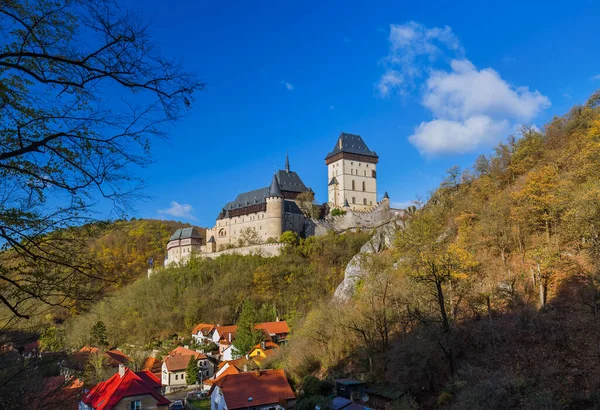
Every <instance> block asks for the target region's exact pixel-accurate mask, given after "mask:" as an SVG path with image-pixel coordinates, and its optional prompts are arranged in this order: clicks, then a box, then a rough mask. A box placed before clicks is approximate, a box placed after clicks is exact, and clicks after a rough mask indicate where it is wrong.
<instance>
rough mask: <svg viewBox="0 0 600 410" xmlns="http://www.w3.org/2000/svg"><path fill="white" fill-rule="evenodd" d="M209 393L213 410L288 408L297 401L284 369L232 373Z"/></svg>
mask: <svg viewBox="0 0 600 410" xmlns="http://www.w3.org/2000/svg"><path fill="white" fill-rule="evenodd" d="M209 394H210V401H211V403H210V406H211V410H236V409H246V410H262V409H265V410H266V409H269V410H275V408H276V407H277V406H281V407H283V408H284V409H287V408H290V407H293V405H294V404H295V402H296V396H295V395H294V392H293V391H292V388H291V387H290V384H289V383H288V381H287V378H286V377H285V373H284V372H283V370H264V371H252V372H246V373H239V374H229V375H227V376H225V377H222V378H221V379H219V380H217V381H216V382H215V383H214V384H213V386H212V387H211V389H210V391H209Z"/></svg>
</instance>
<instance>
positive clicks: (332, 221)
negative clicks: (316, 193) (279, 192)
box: [311, 199, 398, 236]
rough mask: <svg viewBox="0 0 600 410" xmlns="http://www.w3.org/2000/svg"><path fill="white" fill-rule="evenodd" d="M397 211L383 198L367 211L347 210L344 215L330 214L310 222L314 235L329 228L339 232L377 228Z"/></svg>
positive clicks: (320, 233) (323, 232) (322, 233)
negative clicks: (322, 218) (323, 218)
mask: <svg viewBox="0 0 600 410" xmlns="http://www.w3.org/2000/svg"><path fill="white" fill-rule="evenodd" d="M397 211H398V210H392V209H390V200H389V199H384V200H382V201H381V202H380V203H378V204H377V206H375V207H373V208H372V209H370V210H368V211H353V210H348V212H347V213H346V214H345V215H339V216H333V217H331V216H330V217H328V218H326V219H325V220H319V221H314V220H313V221H311V222H312V223H313V225H314V235H317V236H320V235H325V234H327V231H329V230H333V231H335V232H336V233H341V232H344V231H347V230H350V229H357V228H361V229H370V228H377V227H379V226H381V225H383V224H385V223H387V222H389V221H390V220H392V219H393V218H394V217H395V216H396V215H397V213H398V212H397Z"/></svg>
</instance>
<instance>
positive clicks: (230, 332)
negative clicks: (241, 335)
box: [215, 325, 237, 341]
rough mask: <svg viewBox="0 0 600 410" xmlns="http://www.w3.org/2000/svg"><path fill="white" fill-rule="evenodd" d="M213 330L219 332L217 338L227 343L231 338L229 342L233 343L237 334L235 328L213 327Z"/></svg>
mask: <svg viewBox="0 0 600 410" xmlns="http://www.w3.org/2000/svg"><path fill="white" fill-rule="evenodd" d="M215 330H216V331H217V332H219V338H221V339H223V340H227V341H229V337H230V336H231V341H233V340H234V339H235V334H236V332H237V326H236V325H230V326H217V327H215Z"/></svg>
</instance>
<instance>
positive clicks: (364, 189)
mask: <svg viewBox="0 0 600 410" xmlns="http://www.w3.org/2000/svg"><path fill="white" fill-rule="evenodd" d="M362 186H363V192H365V191H366V190H367V188H366V185H365V181H363V183H362ZM365 201H366V199H365ZM365 205H366V204H365Z"/></svg>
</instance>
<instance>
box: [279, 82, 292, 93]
mask: <svg viewBox="0 0 600 410" xmlns="http://www.w3.org/2000/svg"><path fill="white" fill-rule="evenodd" d="M281 84H283V85H284V86H285V88H286V90H288V91H293V90H294V86H293V85H292V84H290V83H288V82H287V81H283V80H281Z"/></svg>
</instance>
